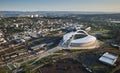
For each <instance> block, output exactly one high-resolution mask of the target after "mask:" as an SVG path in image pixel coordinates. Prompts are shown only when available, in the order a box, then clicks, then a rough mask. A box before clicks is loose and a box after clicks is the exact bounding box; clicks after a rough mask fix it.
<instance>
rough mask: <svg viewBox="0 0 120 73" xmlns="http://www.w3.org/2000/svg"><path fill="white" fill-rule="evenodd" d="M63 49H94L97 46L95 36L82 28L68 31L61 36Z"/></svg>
mask: <svg viewBox="0 0 120 73" xmlns="http://www.w3.org/2000/svg"><path fill="white" fill-rule="evenodd" d="M60 46H62V47H63V48H64V49H94V48H97V47H98V42H97V39H96V37H94V36H91V35H89V34H88V33H87V32H86V31H84V30H77V31H76V32H70V33H67V34H65V35H64V36H63V40H62V43H60Z"/></svg>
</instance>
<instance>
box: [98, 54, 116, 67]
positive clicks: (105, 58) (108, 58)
mask: <svg viewBox="0 0 120 73" xmlns="http://www.w3.org/2000/svg"><path fill="white" fill-rule="evenodd" d="M117 58H118V56H115V55H113V54H110V53H108V52H106V53H104V54H103V55H102V56H101V57H100V58H99V61H101V62H103V63H106V64H109V65H112V66H114V65H115V62H116V60H117Z"/></svg>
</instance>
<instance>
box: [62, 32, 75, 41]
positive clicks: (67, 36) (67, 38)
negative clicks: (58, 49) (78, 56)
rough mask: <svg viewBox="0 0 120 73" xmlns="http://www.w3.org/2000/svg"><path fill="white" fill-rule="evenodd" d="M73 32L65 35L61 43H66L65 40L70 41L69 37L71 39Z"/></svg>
mask: <svg viewBox="0 0 120 73" xmlns="http://www.w3.org/2000/svg"><path fill="white" fill-rule="evenodd" d="M74 34H75V32H70V33H67V34H65V35H64V36H63V41H64V42H66V41H67V40H69V39H70V37H72V35H74Z"/></svg>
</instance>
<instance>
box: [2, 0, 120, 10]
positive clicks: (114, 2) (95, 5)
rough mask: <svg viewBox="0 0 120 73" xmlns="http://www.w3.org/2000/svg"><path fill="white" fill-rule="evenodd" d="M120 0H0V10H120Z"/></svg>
mask: <svg viewBox="0 0 120 73" xmlns="http://www.w3.org/2000/svg"><path fill="white" fill-rule="evenodd" d="M119 3H120V0H0V11H98V12H120V5H119Z"/></svg>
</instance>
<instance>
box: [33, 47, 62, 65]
mask: <svg viewBox="0 0 120 73" xmlns="http://www.w3.org/2000/svg"><path fill="white" fill-rule="evenodd" d="M59 50H62V48H60V47H55V48H53V49H50V50H48V51H46V52H44V53H42V54H40V55H39V56H38V59H36V60H35V61H34V62H33V63H32V64H34V63H35V62H37V61H38V60H40V59H41V58H43V57H46V56H49V55H52V54H54V52H57V51H59Z"/></svg>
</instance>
